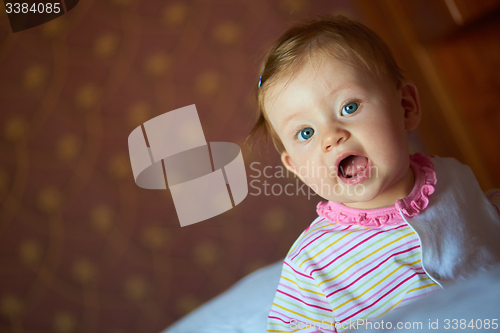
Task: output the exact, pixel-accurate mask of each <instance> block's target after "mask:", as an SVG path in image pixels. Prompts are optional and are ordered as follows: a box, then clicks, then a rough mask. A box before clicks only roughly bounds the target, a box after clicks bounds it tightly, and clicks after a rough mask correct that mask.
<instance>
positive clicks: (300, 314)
mask: <svg viewBox="0 0 500 333" xmlns="http://www.w3.org/2000/svg"><path fill="white" fill-rule="evenodd" d="M273 305H276V306H277V307H278V308H281V309H283V310H285V311H288V312H291V313H293V314H296V315H298V316H301V317H304V318H306V319H309V320H312V321H315V322H317V323H322V321H319V320H316V319H312V318H309V317H307V316H305V315H303V314H302V313H298V312H295V311H292V310H289V309H287V308H285V307H282V306H281V305H278V304H276V303H273Z"/></svg>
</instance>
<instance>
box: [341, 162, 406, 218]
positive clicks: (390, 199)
mask: <svg viewBox="0 0 500 333" xmlns="http://www.w3.org/2000/svg"><path fill="white" fill-rule="evenodd" d="M414 186H415V175H414V174H413V170H412V168H411V167H410V168H408V172H407V173H406V175H405V176H404V177H403V178H402V179H401V180H400V181H399V182H398V183H396V184H395V185H394V186H392V187H391V188H388V189H386V190H385V191H384V192H383V193H380V194H379V195H377V196H376V197H375V198H374V199H373V200H370V201H364V202H349V203H344V204H343V205H344V206H347V207H350V208H356V209H375V208H382V207H388V206H393V205H394V204H395V203H396V200H399V199H403V198H406V197H407V196H408V195H409V194H410V193H411V190H412V189H413V187H414Z"/></svg>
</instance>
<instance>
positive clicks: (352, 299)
mask: <svg viewBox="0 0 500 333" xmlns="http://www.w3.org/2000/svg"><path fill="white" fill-rule="evenodd" d="M418 262H420V259H419V260H416V261H414V262H412V263H409V264H403V265H401V266H399V267H398V268H396V269H395V270H393V271H392V272H391V273H390V274H389V275H387V276H386V277H385V278H383V279H382V280H380V281H379V282H377V283H375V284H374V285H373V286H371V287H370V288H368V289H367V290H366V291H365V292H364V293H362V294H361V295H359V296H356V297H354V298H351V299H349V300H347V301H345V302H344V303H342V304H340V305H339V306H337V307H336V308H335V309H333V310H332V311H335V310H337V309H338V308H341V307H343V306H344V305H346V304H347V303H349V302H352V301H354V300H356V299H358V298H360V297H362V296H363V295H365V294H366V293H367V292H369V291H370V290H372V289H373V288H375V287H376V286H378V285H379V284H381V283H382V282H384V280H386V279H387V278H388V277H389V276H391V275H392V274H394V273H396V272H397V271H399V270H400V269H401V268H403V267H404V266H411V265H414V264H416V263H418Z"/></svg>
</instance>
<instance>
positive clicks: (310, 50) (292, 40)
mask: <svg viewBox="0 0 500 333" xmlns="http://www.w3.org/2000/svg"><path fill="white" fill-rule="evenodd" d="M318 54H323V55H328V56H332V57H334V58H335V59H338V60H341V61H344V62H346V63H347V64H349V65H352V66H354V67H356V68H360V69H361V70H364V71H365V72H366V73H368V74H370V75H372V76H374V77H375V78H378V79H380V80H384V79H388V80H390V81H392V82H393V83H394V84H395V86H396V88H399V87H400V86H401V83H402V82H403V80H404V77H403V75H402V73H401V69H400V68H399V67H398V65H397V64H396V61H395V60H394V58H393V56H392V53H391V50H390V49H389V47H388V46H387V45H386V44H385V43H384V41H383V40H382V39H381V38H380V37H379V36H378V35H377V34H376V33H375V32H373V31H372V30H370V29H369V28H367V27H365V26H364V25H362V24H361V23H359V22H356V21H352V20H350V19H348V18H346V17H344V16H336V17H333V16H321V17H319V18H317V19H314V20H311V21H306V22H303V23H300V24H298V25H295V26H293V27H291V28H290V29H288V30H287V31H286V32H285V33H284V34H283V35H281V37H280V38H278V40H277V41H276V43H275V44H274V46H273V47H272V48H271V50H270V51H269V52H268V53H267V55H266V57H265V59H264V62H263V64H262V69H261V79H260V81H259V88H258V90H257V101H258V119H257V122H256V123H255V125H254V127H253V128H252V130H251V131H250V134H249V135H248V137H247V140H246V142H249V141H250V142H253V143H255V137H256V136H257V134H258V133H259V132H261V131H262V132H263V134H264V137H265V138H266V142H267V140H268V137H269V135H270V136H271V138H272V140H273V144H274V147H275V148H276V150H277V151H278V152H279V153H281V152H283V151H285V147H284V146H283V144H282V142H281V140H280V139H279V137H278V135H277V134H276V132H275V131H274V129H273V127H272V126H271V124H270V123H269V120H268V119H267V116H266V112H265V109H264V99H265V93H266V91H267V90H268V89H269V88H270V87H272V85H273V84H274V83H276V81H278V79H280V78H283V77H290V78H291V77H293V75H294V73H297V72H298V71H299V70H300V69H301V67H302V66H303V65H304V64H305V63H306V62H307V60H308V59H310V58H311V57H313V56H315V55H318Z"/></svg>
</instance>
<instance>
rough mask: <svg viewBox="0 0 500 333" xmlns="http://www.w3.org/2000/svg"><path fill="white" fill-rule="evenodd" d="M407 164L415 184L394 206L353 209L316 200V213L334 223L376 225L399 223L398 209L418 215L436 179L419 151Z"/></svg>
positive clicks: (431, 168) (428, 163) (429, 162)
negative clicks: (411, 170)
mask: <svg viewBox="0 0 500 333" xmlns="http://www.w3.org/2000/svg"><path fill="white" fill-rule="evenodd" d="M410 167H411V168H412V169H413V173H414V175H415V186H414V187H413V189H412V191H411V193H410V194H409V195H408V196H407V197H406V198H404V199H399V200H397V201H396V203H395V205H394V206H389V207H383V208H375V209H356V208H350V207H347V206H344V205H343V204H341V203H338V202H333V201H328V202H320V203H319V204H318V206H317V208H316V211H317V212H318V215H319V216H322V217H325V218H327V219H328V220H330V221H332V222H334V223H340V224H345V225H352V224H356V225H362V226H370V227H378V226H382V225H393V224H398V223H400V222H402V218H401V215H399V210H400V209H401V211H402V212H403V214H404V215H405V216H407V217H413V216H415V215H418V214H419V213H420V211H422V210H424V209H425V208H426V207H427V206H428V205H429V198H428V197H429V196H430V195H431V194H432V193H434V186H435V185H436V182H437V178H436V172H435V171H434V164H432V161H431V159H430V158H429V157H427V156H425V155H424V154H421V153H416V154H413V155H410Z"/></svg>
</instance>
